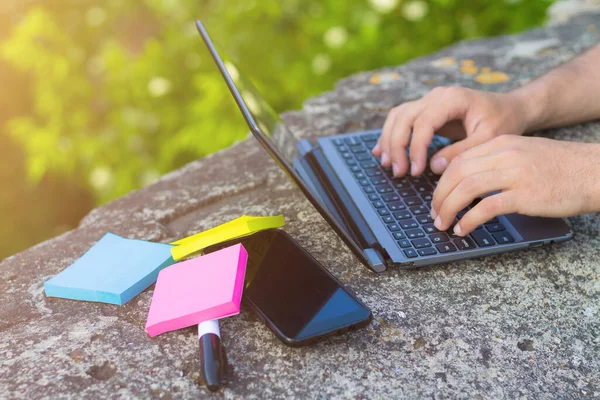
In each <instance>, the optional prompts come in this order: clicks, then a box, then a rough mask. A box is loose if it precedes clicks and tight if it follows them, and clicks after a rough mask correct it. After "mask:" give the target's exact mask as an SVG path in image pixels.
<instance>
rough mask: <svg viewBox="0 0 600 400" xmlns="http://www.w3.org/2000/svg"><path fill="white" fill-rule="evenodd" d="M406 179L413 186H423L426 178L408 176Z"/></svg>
mask: <svg viewBox="0 0 600 400" xmlns="http://www.w3.org/2000/svg"><path fill="white" fill-rule="evenodd" d="M406 179H407V180H408V181H409V182H410V183H412V184H413V185H422V184H424V183H425V178H423V177H422V176H407V177H406Z"/></svg>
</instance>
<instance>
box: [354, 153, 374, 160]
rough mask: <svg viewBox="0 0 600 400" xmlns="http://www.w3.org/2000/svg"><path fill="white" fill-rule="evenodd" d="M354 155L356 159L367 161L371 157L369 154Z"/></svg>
mask: <svg viewBox="0 0 600 400" xmlns="http://www.w3.org/2000/svg"><path fill="white" fill-rule="evenodd" d="M355 157H356V159H357V160H358V161H367V160H370V159H371V158H372V156H371V155H370V154H358V155H356V156H355Z"/></svg>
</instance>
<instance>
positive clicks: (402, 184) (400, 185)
mask: <svg viewBox="0 0 600 400" xmlns="http://www.w3.org/2000/svg"><path fill="white" fill-rule="evenodd" d="M392 184H393V185H394V187H395V188H396V189H408V188H410V185H409V184H408V183H406V182H402V181H400V182H397V181H396V180H393V181H392Z"/></svg>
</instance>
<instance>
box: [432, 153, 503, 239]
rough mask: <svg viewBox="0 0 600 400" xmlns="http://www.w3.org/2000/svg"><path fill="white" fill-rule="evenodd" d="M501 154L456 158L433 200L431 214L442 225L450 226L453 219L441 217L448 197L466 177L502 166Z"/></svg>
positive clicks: (445, 173)
mask: <svg viewBox="0 0 600 400" xmlns="http://www.w3.org/2000/svg"><path fill="white" fill-rule="evenodd" d="M502 165H503V163H502V160H501V155H492V156H484V157H476V158H464V157H463V156H460V157H458V158H455V159H454V161H453V162H452V164H450V166H449V167H448V169H446V172H444V174H443V175H442V177H441V178H440V180H439V182H438V184H437V186H436V188H435V190H434V191H433V198H432V201H431V213H432V214H431V216H432V218H434V219H435V220H438V218H439V219H440V221H439V222H438V223H439V224H440V226H444V227H448V226H450V224H451V223H452V221H444V220H443V219H441V218H440V217H439V211H440V210H441V207H442V204H443V203H444V201H445V200H446V198H447V197H448V196H449V195H450V193H452V191H453V190H454V189H455V188H456V187H457V186H458V184H459V183H460V182H462V181H463V180H464V179H465V178H467V177H469V176H472V175H475V174H479V173H482V172H487V171H491V170H494V169H496V168H497V167H498V166H502Z"/></svg>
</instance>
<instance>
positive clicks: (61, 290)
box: [44, 233, 175, 305]
mask: <svg viewBox="0 0 600 400" xmlns="http://www.w3.org/2000/svg"><path fill="white" fill-rule="evenodd" d="M172 247H173V246H171V245H168V244H162V243H152V242H146V241H143V240H135V239H125V238H122V237H120V236H117V235H115V234H112V233H107V234H106V235H104V236H103V237H102V239H100V241H98V243H96V245H95V246H94V247H92V248H91V249H90V250H89V251H88V252H87V253H85V254H84V255H83V256H82V257H81V258H80V259H79V260H77V261H75V263H73V264H72V265H71V266H69V267H67V268H66V269H64V270H63V271H62V272H60V273H59V274H58V275H56V276H55V277H53V278H51V279H50V280H48V281H46V282H45V283H44V290H45V292H46V296H51V297H62V298H66V299H74V300H87V301H97V302H101V303H110V304H118V305H123V304H125V303H127V302H128V301H129V300H131V299H132V298H133V297H135V296H137V295H138V294H140V293H141V292H142V291H144V290H145V289H146V288H147V287H148V286H150V285H152V284H153V283H154V282H156V278H157V276H158V273H159V272H160V271H161V270H162V269H163V268H165V267H167V266H169V265H171V264H173V263H174V262H175V261H174V260H173V258H172V256H171V248H172Z"/></svg>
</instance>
